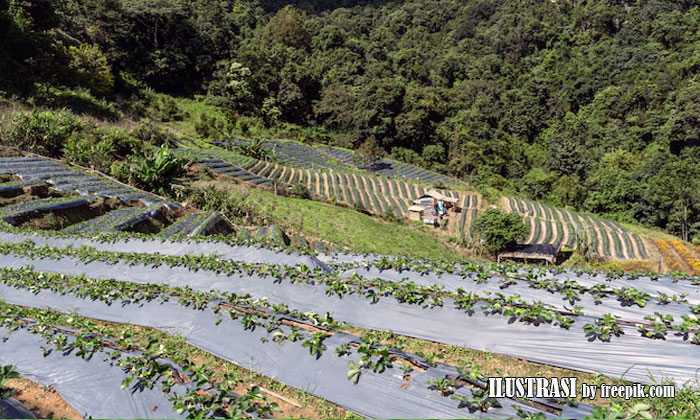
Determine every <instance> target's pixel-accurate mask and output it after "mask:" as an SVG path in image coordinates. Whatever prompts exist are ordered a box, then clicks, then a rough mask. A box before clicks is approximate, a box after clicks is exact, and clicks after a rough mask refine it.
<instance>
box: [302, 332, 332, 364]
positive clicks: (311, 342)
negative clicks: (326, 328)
mask: <svg viewBox="0 0 700 420" xmlns="http://www.w3.org/2000/svg"><path fill="white" fill-rule="evenodd" d="M328 337H329V335H328V334H326V333H322V332H312V333H309V336H308V338H307V340H306V341H304V342H303V343H302V345H301V346H302V347H306V348H308V349H309V354H310V355H312V356H315V357H316V358H317V359H318V358H320V357H321V355H322V354H323V352H324V351H325V350H326V349H327V348H328V347H326V345H325V344H323V340H325V339H326V338H328Z"/></svg>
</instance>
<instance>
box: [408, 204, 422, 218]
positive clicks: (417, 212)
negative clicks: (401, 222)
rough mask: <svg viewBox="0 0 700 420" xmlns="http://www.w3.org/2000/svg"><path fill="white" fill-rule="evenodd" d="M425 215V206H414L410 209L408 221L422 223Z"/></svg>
mask: <svg viewBox="0 0 700 420" xmlns="http://www.w3.org/2000/svg"><path fill="white" fill-rule="evenodd" d="M424 215H425V206H419V205H413V206H411V207H409V208H408V220H416V221H418V222H420V221H421V220H423V216H424Z"/></svg>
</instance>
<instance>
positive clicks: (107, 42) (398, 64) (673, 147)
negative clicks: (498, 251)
mask: <svg viewBox="0 0 700 420" xmlns="http://www.w3.org/2000/svg"><path fill="white" fill-rule="evenodd" d="M52 87H66V88H71V89H78V88H79V89H85V90H88V91H89V94H90V95H92V96H94V97H97V98H101V99H103V100H104V101H107V102H109V103H115V104H117V106H118V107H120V109H121V110H122V111H123V112H126V113H130V114H133V115H139V113H140V112H142V110H141V109H140V108H139V106H138V104H139V102H138V97H139V95H140V92H142V91H144V90H153V91H156V92H164V93H168V94H171V95H175V96H192V95H196V94H199V95H205V96H206V100H207V101H208V102H210V103H212V104H216V105H217V106H219V107H221V108H222V109H224V110H225V111H226V113H227V115H229V120H230V121H229V122H230V123H234V122H236V121H238V123H239V124H238V125H237V127H238V128H239V129H240V128H241V125H242V124H241V123H240V122H241V121H257V122H258V123H259V124H263V125H264V126H266V127H269V128H270V129H275V128H281V127H287V128H288V127H298V128H299V131H298V132H299V133H302V134H300V136H301V137H303V138H302V140H314V141H323V142H331V143H334V144H338V145H345V146H348V147H355V148H358V147H359V148H362V150H368V151H370V152H371V153H372V154H389V155H391V156H392V157H394V158H396V159H399V160H403V161H406V162H409V163H414V164H419V165H423V166H426V167H428V168H431V169H434V170H437V171H441V172H444V173H448V174H451V175H453V176H456V177H458V178H460V179H463V180H465V181H467V182H470V183H472V184H473V185H476V186H478V187H479V188H481V189H487V188H493V189H497V190H500V191H502V192H505V193H511V194H518V195H521V196H524V197H529V198H533V199H536V200H542V201H546V202H549V203H552V204H556V205H561V206H569V207H572V208H574V209H577V210H585V211H591V212H596V213H601V214H605V215H608V216H609V217H613V218H615V219H617V220H621V221H638V222H641V223H643V224H645V225H647V226H652V227H659V228H663V229H666V230H668V231H670V232H672V233H675V234H679V235H681V236H682V237H683V238H684V239H692V238H697V239H699V240H700V2H699V1H697V0H647V1H633V0H630V1H624V0H526V1H524V0H406V1H391V2H388V1H379V0H375V1H351V0H344V1H330V0H324V1H312V0H307V1H303V0H298V1H295V2H281V1H257V0H192V1H185V0H61V1H58V0H56V1H51V0H24V1H19V0H9V1H8V0H0V97H6V98H24V99H26V98H34V100H36V98H42V97H44V98H46V97H50V94H49V92H50V91H51V88H52ZM244 119H247V120H244Z"/></svg>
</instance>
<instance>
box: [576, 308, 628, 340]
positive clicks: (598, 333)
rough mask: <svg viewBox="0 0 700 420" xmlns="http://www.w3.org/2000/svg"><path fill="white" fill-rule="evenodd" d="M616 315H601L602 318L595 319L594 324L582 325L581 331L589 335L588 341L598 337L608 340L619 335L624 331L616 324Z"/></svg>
mask: <svg viewBox="0 0 700 420" xmlns="http://www.w3.org/2000/svg"><path fill="white" fill-rule="evenodd" d="M618 318H619V317H618V316H613V315H611V314H605V315H603V318H601V319H598V320H596V321H595V324H586V325H584V326H583V332H584V333H585V334H586V336H587V337H589V340H590V341H594V340H595V339H598V340H600V341H604V342H609V341H610V339H611V338H612V337H613V336H615V337H619V336H621V335H623V334H624V333H625V332H624V331H622V328H620V327H619V326H618V325H617V319H618Z"/></svg>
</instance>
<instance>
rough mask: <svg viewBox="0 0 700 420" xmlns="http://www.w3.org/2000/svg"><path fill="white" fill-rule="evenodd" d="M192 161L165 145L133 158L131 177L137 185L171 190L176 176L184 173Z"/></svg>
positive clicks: (152, 188)
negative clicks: (174, 152)
mask: <svg viewBox="0 0 700 420" xmlns="http://www.w3.org/2000/svg"><path fill="white" fill-rule="evenodd" d="M189 165H190V163H189V162H188V161H187V160H185V159H181V158H179V157H177V156H175V155H173V154H172V152H170V150H169V149H168V147H167V146H165V145H163V146H161V147H160V148H159V149H156V151H155V152H152V153H147V154H146V155H144V156H137V157H133V158H132V165H131V178H132V180H133V181H134V182H135V183H136V184H137V186H139V187H141V188H143V189H146V190H149V191H156V192H161V193H163V192H168V191H170V190H171V187H172V182H173V181H174V180H175V178H177V177H179V176H181V175H183V174H184V173H185V171H186V170H187V168H188V167H189Z"/></svg>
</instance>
